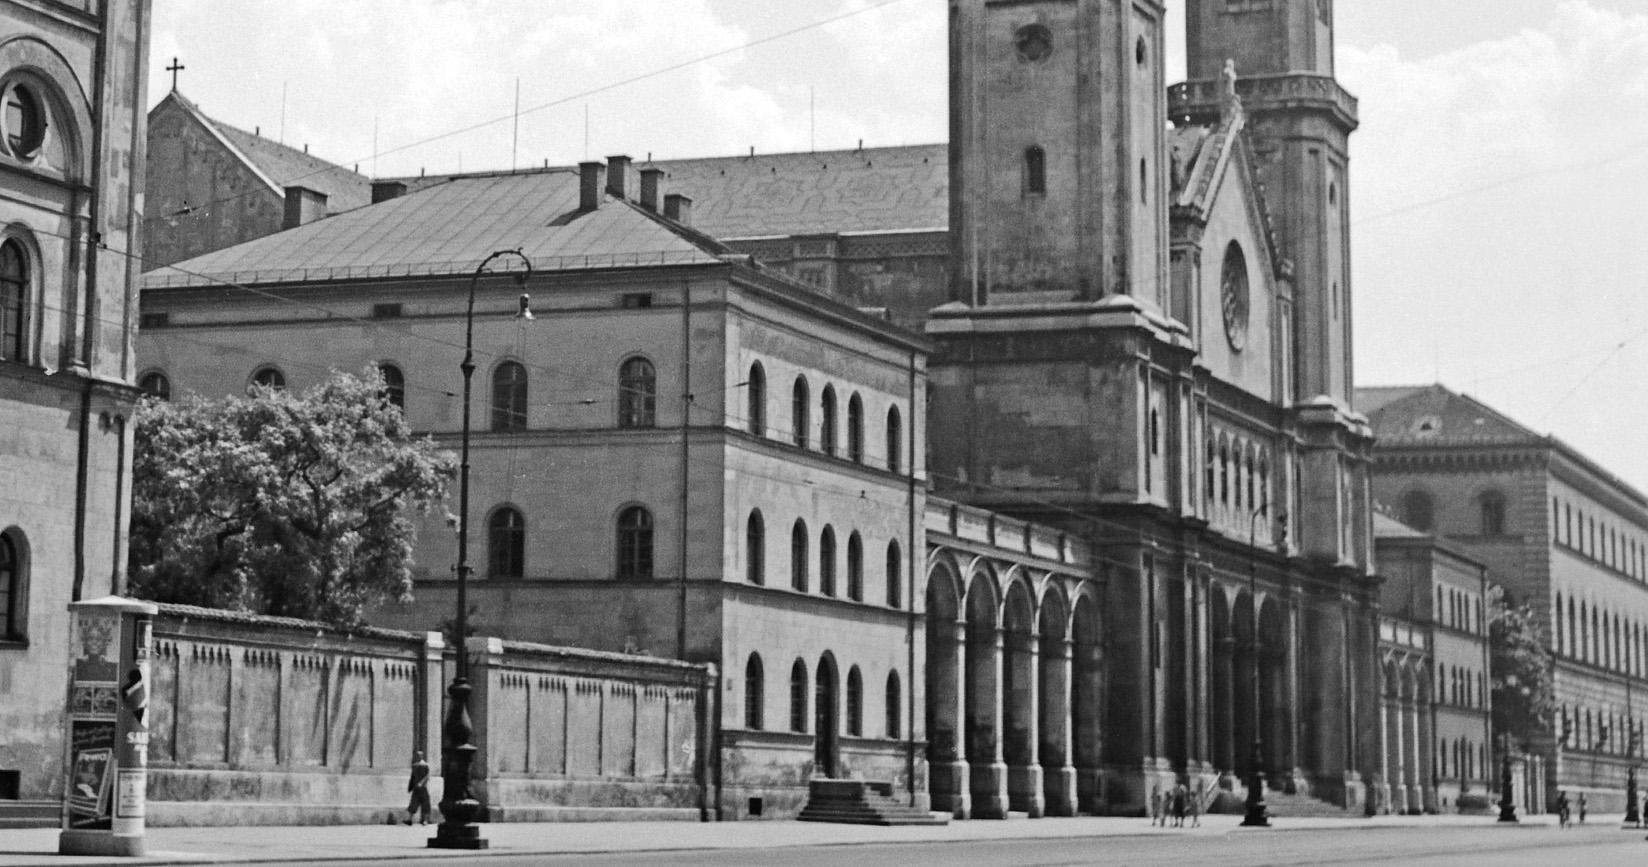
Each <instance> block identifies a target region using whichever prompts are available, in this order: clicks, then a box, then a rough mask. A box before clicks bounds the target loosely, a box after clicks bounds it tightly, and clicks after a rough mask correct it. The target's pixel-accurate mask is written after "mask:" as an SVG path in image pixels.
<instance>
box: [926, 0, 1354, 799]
mask: <svg viewBox="0 0 1648 867" xmlns="http://www.w3.org/2000/svg"><path fill="white" fill-rule="evenodd" d="M1318 7H1322V9H1321V15H1320V16H1319V15H1318V14H1317V10H1318ZM1325 7H1326V4H1317V3H1314V2H1296V0H1276V2H1265V3H1243V4H1231V3H1227V2H1224V0H1217V2H1214V0H1203V2H1195V3H1191V4H1189V8H1190V17H1189V20H1190V22H1191V26H1190V28H1189V46H1188V48H1189V56H1190V57H1191V58H1192V60H1191V67H1190V69H1191V73H1192V76H1193V80H1192V81H1190V82H1188V83H1186V84H1182V85H1178V86H1176V87H1175V88H1173V90H1172V91H1171V95H1170V97H1169V98H1167V99H1164V95H1165V94H1164V84H1165V82H1164V81H1163V78H1162V74H1163V73H1162V54H1163V39H1162V33H1161V16H1162V7H1161V5H1160V4H1159V3H1155V2H1135V3H1131V4H1125V8H1121V9H1119V8H1118V6H1117V5H1116V4H1113V3H1105V2H1098V0H1093V2H1075V3H1070V2H1052V0H1048V2H1023V3H1011V4H993V3H986V2H983V0H953V2H952V3H951V13H952V14H951V21H952V32H951V52H950V54H951V119H952V120H951V128H952V134H953V139H952V141H951V155H952V156H951V180H950V204H951V227H950V228H951V243H952V249H953V250H954V258H953V268H952V270H953V273H954V274H955V275H956V277H955V279H954V281H953V283H952V286H951V290H952V291H951V295H952V298H953V299H954V300H953V301H952V302H951V303H949V304H946V305H945V306H942V307H939V308H937V309H935V310H933V311H932V312H931V314H930V318H929V319H928V321H927V323H926V332H927V335H928V336H929V337H930V338H931V339H932V340H933V341H934V342H935V343H936V344H937V346H938V349H937V351H936V353H935V355H934V357H933V360H932V362H931V368H930V369H931V376H932V386H931V390H932V394H933V400H932V410H931V411H932V420H931V421H930V423H929V426H928V430H929V431H930V436H931V445H930V451H931V456H932V457H931V460H932V472H933V476H934V483H935V490H936V491H938V492H939V493H941V494H943V495H945V496H951V497H955V498H958V499H965V500H967V501H969V502H972V503H975V504H979V505H983V506H986V507H988V508H991V509H994V510H997V511H1001V512H1005V513H1008V514H1012V515H1015V516H1018V517H1022V518H1028V519H1032V520H1035V521H1039V522H1043V523H1047V524H1050V525H1053V526H1059V527H1062V528H1064V529H1066V530H1067V531H1068V532H1071V533H1072V534H1080V535H1082V536H1084V537H1087V538H1090V539H1093V540H1095V541H1096V542H1097V543H1098V544H1100V545H1101V546H1102V550H1103V552H1104V557H1103V561H1102V563H1103V570H1104V571H1103V574H1104V577H1103V579H1102V583H1103V584H1104V586H1105V608H1106V627H1107V629H1109V630H1110V631H1111V635H1112V636H1113V637H1112V639H1111V642H1112V643H1111V645H1110V647H1109V652H1108V653H1107V658H1106V665H1107V682H1108V685H1109V692H1108V694H1107V696H1106V700H1105V708H1104V711H1105V725H1104V729H1103V744H1102V747H1101V750H1102V753H1103V756H1104V758H1103V761H1102V764H1103V767H1104V774H1103V779H1102V781H1101V785H1102V786H1103V787H1104V791H1105V795H1104V797H1103V800H1104V801H1106V802H1108V803H1118V802H1124V803H1142V802H1143V799H1144V798H1145V797H1146V796H1147V795H1148V793H1149V791H1150V790H1151V789H1152V788H1154V787H1157V786H1167V785H1170V784H1171V782H1172V781H1173V780H1174V779H1175V778H1178V777H1180V776H1186V775H1187V776H1189V777H1191V778H1193V779H1199V780H1202V781H1203V782H1205V783H1207V784H1209V785H1213V784H1216V783H1217V782H1222V784H1223V785H1224V786H1225V787H1227V788H1234V785H1235V780H1234V779H1232V777H1231V776H1230V775H1231V774H1232V773H1234V774H1236V775H1242V776H1245V775H1246V773H1247V772H1248V770H1249V769H1250V768H1251V767H1252V766H1253V764H1252V762H1253V758H1252V756H1253V745H1254V743H1255V742H1256V741H1259V742H1262V755H1261V758H1260V760H1259V761H1260V763H1261V764H1260V767H1261V769H1262V770H1264V771H1265V772H1267V773H1268V774H1269V775H1270V777H1271V779H1272V780H1274V781H1276V782H1277V783H1278V784H1279V785H1283V786H1285V788H1286V789H1287V790H1288V791H1310V792H1313V793H1315V794H1317V795H1319V796H1321V797H1324V798H1326V799H1328V800H1332V801H1335V802H1338V803H1341V804H1345V805H1347V806H1352V807H1356V806H1359V805H1360V804H1361V803H1362V798H1363V795H1364V794H1365V792H1364V788H1363V780H1364V774H1365V773H1366V772H1368V771H1369V770H1371V767H1372V763H1373V760H1374V758H1375V757H1376V755H1377V750H1376V749H1375V748H1374V744H1373V739H1372V737H1370V731H1369V729H1368V726H1367V725H1366V723H1365V722H1359V721H1362V720H1366V719H1371V718H1372V714H1371V713H1370V710H1371V709H1372V707H1373V706H1374V703H1375V702H1376V701H1377V694H1376V686H1375V684H1376V683H1377V672H1376V671H1375V670H1374V669H1373V665H1372V659H1373V658H1374V645H1375V642H1376V638H1375V631H1376V619H1375V616H1374V611H1375V605H1376V603H1377V583H1376V581H1375V580H1374V579H1373V577H1372V562H1371V550H1370V535H1369V530H1368V526H1369V524H1368V521H1369V514H1368V495H1367V456H1368V449H1369V447H1370V445H1371V440H1370V437H1369V431H1368V429H1367V426H1366V423H1365V421H1364V420H1363V419H1362V418H1361V417H1360V416H1359V415H1357V414H1356V413H1355V412H1354V411H1353V409H1352V407H1351V403H1350V397H1351V396H1350V393H1349V389H1348V378H1349V372H1348V364H1347V361H1348V359H1347V357H1346V355H1345V353H1346V352H1348V347H1349V345H1350V339H1349V335H1350V327H1351V323H1350V320H1349V317H1348V315H1343V314H1342V312H1334V310H1335V308H1332V305H1331V303H1330V299H1333V298H1338V299H1339V302H1340V303H1341V304H1343V302H1344V299H1345V294H1344V291H1343V283H1344V280H1343V276H1342V274H1341V273H1340V272H1342V270H1343V259H1342V253H1343V244H1344V230H1343V226H1342V214H1343V209H1344V202H1345V196H1344V188H1345V176H1344V163H1345V148H1344V146H1345V140H1346V136H1347V135H1348V133H1349V132H1350V130H1351V129H1352V128H1354V125H1355V114H1354V110H1355V109H1354V106H1355V103H1354V100H1353V99H1351V98H1350V97H1349V96H1348V95H1347V94H1345V93H1344V91H1343V90H1342V89H1341V88H1340V87H1339V85H1338V84H1337V83H1336V82H1335V81H1334V79H1333V77H1332V61H1331V56H1323V55H1322V54H1321V53H1319V52H1314V51H1312V50H1309V48H1308V47H1309V46H1310V45H1317V44H1318V43H1319V42H1320V39H1321V36H1320V33H1321V28H1322V27H1327V28H1328V29H1329V32H1331V14H1330V11H1329V10H1327V9H1326V8H1325ZM1307 9H1308V10H1309V11H1310V13H1311V14H1310V15H1308V16H1306V15H1305V14H1304V12H1305V11H1306V10H1307ZM1250 43H1252V44H1264V45H1266V46H1268V47H1269V48H1270V49H1271V50H1266V51H1249V50H1246V49H1244V48H1243V47H1244V46H1246V45H1248V44H1250ZM1239 49H1241V50H1239ZM1232 58H1234V60H1233V61H1231V59H1232ZM1227 61H1230V62H1227ZM1301 91H1308V92H1309V93H1310V94H1317V93H1320V94H1324V95H1325V96H1323V97H1322V98H1320V99H1318V98H1297V97H1296V96H1294V94H1296V93H1298V92H1301ZM1169 117H1171V118H1172V119H1173V121H1174V122H1175V123H1176V124H1177V125H1176V126H1175V127H1174V128H1173V129H1172V130H1170V131H1169V130H1167V129H1166V123H1165V121H1166V120H1167V119H1168V118H1169ZM1307 133H1308V136H1307V139H1301V138H1300V136H1301V135H1306V134H1307ZM1302 142H1303V143H1302ZM1306 144H1308V146H1306ZM1271 190H1278V191H1280V192H1281V193H1282V195H1281V196H1280V197H1279V198H1277V199H1275V200H1273V199H1272V197H1271V196H1272V194H1271V193H1270V192H1269V191H1271ZM1273 214H1274V215H1276V216H1275V217H1273ZM1323 226H1334V227H1337V228H1334V229H1332V230H1331V231H1329V230H1326V229H1323V228H1322V227H1323ZM1284 516H1285V517H1284ZM1284 521H1286V524H1285V525H1284ZM1283 526H1286V527H1287V530H1286V531H1284V530H1283V529H1282V528H1283ZM1284 532H1286V533H1287V535H1286V537H1285V538H1284V537H1283V533H1284ZM930 586H931V585H930ZM966 592H967V593H968V595H969V602H968V604H967V605H966V606H964V609H965V610H967V611H968V612H970V613H969V617H971V616H973V615H972V613H971V612H975V611H977V612H979V613H980V615H981V616H985V617H987V618H988V617H992V616H994V615H992V614H990V613H989V612H993V611H995V610H996V609H997V606H998V605H999V602H995V601H992V600H994V599H996V598H998V597H997V596H996V595H995V594H998V593H1000V592H1001V590H999V589H997V588H994V587H992V586H990V585H989V583H988V582H982V581H974V582H971V583H970V584H969V585H968V587H967V588H966ZM974 593H978V594H984V595H985V596H986V597H988V598H985V599H981V600H980V601H979V603H978V606H977V607H976V608H975V607H974V606H973V603H972V601H971V596H972V595H973V594H974ZM989 625H990V624H988V623H986V624H982V627H988V626H989ZM982 631H986V632H987V631H988V630H987V629H983V630H982ZM930 634H931V633H930ZM1255 636H1257V637H1255ZM1255 678H1257V681H1258V682H1257V686H1255ZM969 686H970V684H963V685H962V687H961V688H962V689H963V690H966V689H967V688H968V687H969ZM943 688H944V687H943V686H941V685H939V684H936V683H933V682H929V684H928V693H929V695H934V694H938V693H939V691H940V690H941V689H943ZM968 707H969V713H968V715H967V717H966V718H965V719H956V720H953V721H950V720H946V721H941V720H938V719H934V720H932V721H930V724H929V727H930V729H931V734H932V736H933V737H934V741H935V743H936V742H938V734H939V732H941V731H943V730H944V726H945V725H949V724H953V725H956V726H958V727H964V728H965V730H966V731H967V732H969V737H968V739H967V742H966V748H965V750H961V749H958V750H957V751H956V752H955V753H954V754H953V755H946V756H942V757H941V756H938V755H934V756H933V770H932V773H933V780H934V783H933V786H934V801H935V803H939V804H950V805H955V804H962V803H965V802H966V801H968V800H969V799H970V800H971V806H972V808H973V809H975V810H976V809H978V808H979V805H980V804H981V803H984V804H1000V803H1001V802H1002V801H1004V800H1005V801H1007V802H1009V803H1010V802H1012V801H1013V800H1015V799H1016V798H1017V797H1018V795H1017V793H1015V792H1014V791H1013V788H1014V787H1013V786H1012V785H1011V784H1010V783H1009V782H1008V781H1006V780H1003V779H1001V778H1000V776H999V775H997V774H995V773H994V772H993V771H991V770H990V769H991V768H992V767H993V766H995V765H997V764H999V762H1000V760H999V756H1000V750H1001V743H1000V741H1001V738H1000V737H999V735H998V734H997V732H999V728H998V727H997V726H996V725H995V723H994V722H993V721H992V720H991V719H990V718H989V716H988V714H987V713H983V712H980V711H979V709H977V708H976V707H975V706H974V705H972V704H971V703H969V705H968ZM975 732H983V734H980V735H977V736H975V735H974V734H973V733H975ZM947 767H948V768H950V769H951V770H948V771H947V770H945V769H946V768H947ZM1221 778H1222V779H1221ZM964 781H965V782H964Z"/></svg>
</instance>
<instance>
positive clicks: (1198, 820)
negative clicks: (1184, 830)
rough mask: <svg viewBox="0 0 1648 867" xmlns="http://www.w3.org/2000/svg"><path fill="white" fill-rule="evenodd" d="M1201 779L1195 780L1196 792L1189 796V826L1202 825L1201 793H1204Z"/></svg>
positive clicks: (1198, 826)
mask: <svg viewBox="0 0 1648 867" xmlns="http://www.w3.org/2000/svg"><path fill="white" fill-rule="evenodd" d="M1205 791H1206V790H1205V789H1203V788H1202V781H1201V780H1197V781H1196V792H1195V793H1194V794H1192V795H1191V796H1190V827H1192V828H1200V827H1202V795H1203V794H1204V793H1205Z"/></svg>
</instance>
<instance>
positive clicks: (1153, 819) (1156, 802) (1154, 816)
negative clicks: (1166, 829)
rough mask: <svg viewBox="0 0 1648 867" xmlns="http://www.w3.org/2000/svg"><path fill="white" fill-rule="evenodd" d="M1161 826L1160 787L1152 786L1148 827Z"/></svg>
mask: <svg viewBox="0 0 1648 867" xmlns="http://www.w3.org/2000/svg"><path fill="white" fill-rule="evenodd" d="M1160 824H1162V787H1161V786H1152V787H1151V789H1150V827H1152V828H1154V827H1156V826H1157V825H1160Z"/></svg>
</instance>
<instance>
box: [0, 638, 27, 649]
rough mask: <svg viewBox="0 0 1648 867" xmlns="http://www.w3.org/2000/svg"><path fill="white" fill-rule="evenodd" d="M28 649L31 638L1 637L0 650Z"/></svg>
mask: <svg viewBox="0 0 1648 867" xmlns="http://www.w3.org/2000/svg"><path fill="white" fill-rule="evenodd" d="M28 649H29V640H28V639H27V638H4V639H0V652H4V651H7V650H28Z"/></svg>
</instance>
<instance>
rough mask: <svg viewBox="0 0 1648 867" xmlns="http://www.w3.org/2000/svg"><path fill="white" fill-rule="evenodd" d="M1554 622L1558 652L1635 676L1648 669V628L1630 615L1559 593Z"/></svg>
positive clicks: (1639, 675)
mask: <svg viewBox="0 0 1648 867" xmlns="http://www.w3.org/2000/svg"><path fill="white" fill-rule="evenodd" d="M1555 621H1556V630H1555V632H1556V649H1557V652H1558V653H1561V654H1563V655H1564V656H1567V657H1569V658H1570V659H1575V660H1578V661H1580V662H1586V663H1590V664H1591V665H1597V666H1601V667H1603V668H1608V669H1612V670H1614V671H1618V672H1623V673H1625V674H1629V675H1631V676H1633V677H1641V676H1642V675H1643V672H1644V671H1648V627H1644V625H1643V624H1641V623H1639V622H1636V621H1634V620H1632V619H1631V618H1630V616H1629V615H1621V614H1620V613H1619V612H1617V611H1608V610H1605V609H1603V608H1602V607H1601V606H1600V605H1596V604H1594V603H1592V602H1590V601H1588V600H1584V599H1574V598H1573V597H1572V596H1569V597H1566V598H1565V597H1564V596H1563V595H1562V593H1561V592H1558V593H1557V594H1556V617H1555Z"/></svg>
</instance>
